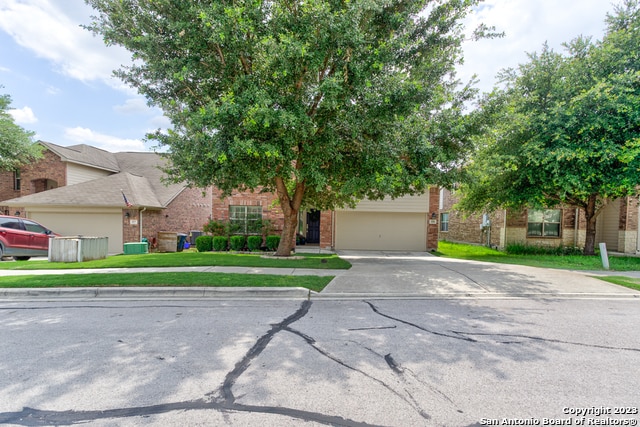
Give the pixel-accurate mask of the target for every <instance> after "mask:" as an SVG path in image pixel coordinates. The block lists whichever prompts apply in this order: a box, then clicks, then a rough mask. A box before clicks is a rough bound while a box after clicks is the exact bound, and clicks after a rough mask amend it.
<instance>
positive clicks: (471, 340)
mask: <svg viewBox="0 0 640 427" xmlns="http://www.w3.org/2000/svg"><path fill="white" fill-rule="evenodd" d="M365 303H366V304H368V305H369V307H371V310H373V312H374V313H376V314H378V315H380V316H382V317H386V318H387V319H391V320H395V321H396V322H400V323H404V324H405V325H409V326H412V327H414V328H417V329H420V330H421V331H424V332H427V333H430V334H432V335H436V336H439V337H445V338H453V339H456V340H461V341H468V342H478V340H475V339H473V338H469V337H464V336H460V335H450V334H445V333H444V332H436V331H432V330H429V329H427V328H424V327H422V326H420V325H416V324H415V323H411V322H409V321H407V320H403V319H400V318H398V317H393V316H390V315H388V314H384V313H383V312H381V311H380V310H379V309H378V307H376V306H375V305H373V304H372V303H370V302H369V301H365Z"/></svg>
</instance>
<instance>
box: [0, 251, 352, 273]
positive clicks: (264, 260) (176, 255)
mask: <svg viewBox="0 0 640 427" xmlns="http://www.w3.org/2000/svg"><path fill="white" fill-rule="evenodd" d="M200 266H218V267H264V268H267V267H276V268H278V267H282V268H313V269H319V270H327V269H339V270H346V269H349V268H351V264H350V263H349V262H347V261H345V260H343V259H341V258H340V257H338V256H337V255H335V254H306V253H305V254H297V255H296V256H295V257H291V258H275V257H264V254H262V253H260V254H235V253H218V252H173V253H151V254H136V255H115V256H110V257H107V258H105V259H99V260H94V261H85V262H68V263H67V262H49V261H47V260H42V261H41V260H35V261H13V262H12V261H8V262H0V270H64V269H71V268H83V269H85V268H142V267H200Z"/></svg>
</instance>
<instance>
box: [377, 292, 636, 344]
mask: <svg viewBox="0 0 640 427" xmlns="http://www.w3.org/2000/svg"><path fill="white" fill-rule="evenodd" d="M364 302H365V303H367V304H368V305H369V307H371V309H372V310H373V311H374V313H376V314H379V315H380V316H383V317H386V318H387V319H392V320H395V321H397V322H400V323H404V324H405V325H409V326H412V327H414V328H417V329H420V330H421V331H425V332H428V333H430V334H433V335H437V336H441V337H446V338H453V339H459V340H463V341H469V342H480V341H478V340H476V339H474V338H471V337H470V336H485V337H488V336H492V337H504V338H521V339H528V340H533V341H543V342H550V343H556V344H567V345H575V346H580V347H590V348H599V349H604V350H623V351H638V352H640V348H634V347H614V346H608V345H602V344H588V343H581V342H575V341H564V340H559V339H554V338H543V337H536V336H532V335H518V334H502V333H492V332H463V331H453V330H452V331H449V332H451V333H452V334H455V335H450V334H446V333H444V332H436V331H431V330H429V329H426V328H424V327H422V326H420V325H417V324H415V323H412V322H409V321H406V320H403V319H400V318H398V317H393V316H390V315H388V314H385V313H382V312H381V311H380V310H379V309H378V307H376V306H375V305H374V304H372V303H370V302H369V301H364ZM501 344H521V342H518V341H501Z"/></svg>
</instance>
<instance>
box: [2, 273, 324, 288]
mask: <svg viewBox="0 0 640 427" xmlns="http://www.w3.org/2000/svg"><path fill="white" fill-rule="evenodd" d="M331 279H333V276H278V275H271V274H228V273H192V272H188V273H144V274H141V273H113V274H111V273H92V274H47V275H42V276H38V275H33V276H32V275H29V276H12V277H0V288H53V287H94V286H156V287H158V286H211V287H216V286H220V287H262V288H264V287H302V288H307V289H311V290H312V291H316V292H320V291H321V290H322V289H324V287H325V286H327V285H328V284H329V282H330V281H331Z"/></svg>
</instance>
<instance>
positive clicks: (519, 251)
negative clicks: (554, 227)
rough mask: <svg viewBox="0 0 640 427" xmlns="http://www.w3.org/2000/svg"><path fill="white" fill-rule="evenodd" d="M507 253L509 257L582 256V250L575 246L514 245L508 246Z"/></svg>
mask: <svg viewBox="0 0 640 427" xmlns="http://www.w3.org/2000/svg"><path fill="white" fill-rule="evenodd" d="M505 252H506V253H508V254H509V255H556V256H562V255H582V249H580V248H578V247H575V246H555V247H546V246H537V245H525V244H521V243H513V244H511V245H507V247H506V250H505Z"/></svg>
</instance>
